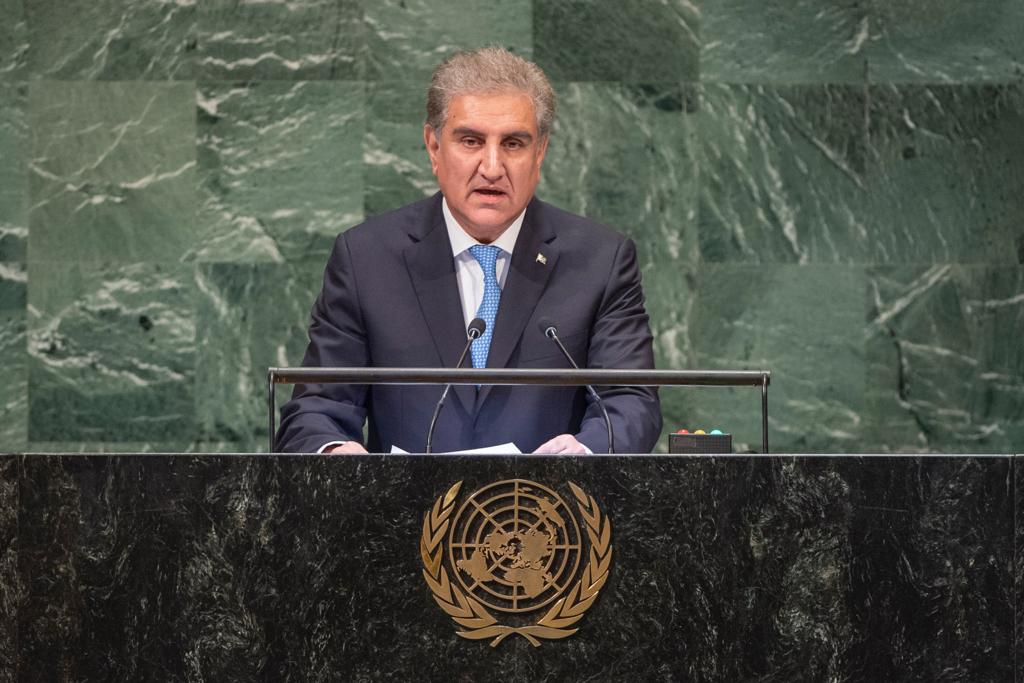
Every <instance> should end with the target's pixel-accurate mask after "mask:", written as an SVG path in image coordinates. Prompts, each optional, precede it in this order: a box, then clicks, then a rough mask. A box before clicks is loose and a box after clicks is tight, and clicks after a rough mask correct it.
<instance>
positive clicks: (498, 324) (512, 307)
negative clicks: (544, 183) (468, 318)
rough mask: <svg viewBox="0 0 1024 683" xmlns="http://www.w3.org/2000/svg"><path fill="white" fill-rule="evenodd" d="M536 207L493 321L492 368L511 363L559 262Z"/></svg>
mask: <svg viewBox="0 0 1024 683" xmlns="http://www.w3.org/2000/svg"><path fill="white" fill-rule="evenodd" d="M536 203H537V200H536V199H535V200H533V202H531V204H530V206H529V208H527V210H526V216H525V218H524V220H523V227H522V229H521V231H520V233H519V237H518V239H517V240H516V246H515V248H514V249H513V251H512V263H511V267H510V268H509V272H508V277H506V279H505V287H504V289H503V290H502V292H501V303H500V304H499V306H498V317H497V319H495V321H494V337H493V340H492V341H491V348H490V351H488V353H487V367H489V368H503V367H505V366H506V364H507V363H508V359H509V356H511V355H512V351H513V350H514V349H515V348H516V345H517V344H518V343H519V339H520V338H521V337H522V336H523V329H524V328H525V327H526V323H527V322H528V321H529V320H530V316H531V315H532V314H533V310H534V308H536V307H537V301H538V300H539V299H540V295H541V294H542V293H543V292H544V287H545V286H546V285H547V282H548V278H549V277H550V276H551V273H552V272H553V271H554V269H555V264H556V262H557V261H558V247H556V246H555V244H554V243H553V240H554V239H555V232H554V230H553V229H552V228H551V226H549V225H546V224H545V223H543V222H541V221H537V220H536V213H537V211H536ZM490 391H491V387H489V386H484V387H481V388H480V392H479V396H478V397H477V403H476V407H477V409H478V410H479V408H480V406H481V405H482V404H483V402H484V400H485V399H486V398H487V396H488V395H489V394H490Z"/></svg>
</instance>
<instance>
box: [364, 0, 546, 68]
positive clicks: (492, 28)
mask: <svg viewBox="0 0 1024 683" xmlns="http://www.w3.org/2000/svg"><path fill="white" fill-rule="evenodd" d="M530 3H531V0H511V1H506V2H488V1H487V0H377V1H376V2H370V3H367V5H366V24H367V57H366V60H367V62H366V78H367V79H370V80H377V79H380V80H407V81H414V82H416V83H418V84H421V85H422V86H423V87H424V88H425V87H426V84H427V83H428V82H429V80H430V74H431V73H432V72H433V70H434V67H435V66H437V64H438V63H439V62H440V61H441V60H442V59H444V58H445V57H447V56H449V55H450V54H452V53H453V52H455V51H456V50H467V49H471V48H476V47H484V46H487V45H500V46H502V47H504V48H507V49H508V50H510V51H512V52H515V53H516V54H519V55H522V56H524V57H526V58H528V59H529V57H530V54H531V52H532V45H533V21H532V18H533V15H532V7H531V4H530Z"/></svg>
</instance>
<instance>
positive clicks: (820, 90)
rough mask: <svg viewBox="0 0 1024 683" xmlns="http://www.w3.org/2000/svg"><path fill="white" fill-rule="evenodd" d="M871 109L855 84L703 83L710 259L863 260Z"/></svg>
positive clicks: (705, 235)
mask: <svg viewBox="0 0 1024 683" xmlns="http://www.w3.org/2000/svg"><path fill="white" fill-rule="evenodd" d="M866 105H867V100H866V96H865V93H864V89H863V88H858V87H854V86H841V85H809V86H780V87H774V86H772V87H769V86H760V85H758V86H754V85H705V86H703V88H702V98H701V106H700V113H699V115H698V122H699V123H698V137H699V145H700V157H699V163H700V171H701V190H700V216H699V233H700V251H701V257H702V258H703V260H704V261H706V262H750V263H794V262H795V263H858V262H863V260H864V258H865V255H866V254H865V249H866V245H865V233H866V231H867V227H866V225H865V223H866V220H867V216H865V215H864V213H865V212H864V209H863V205H864V203H865V201H866V200H867V179H866V177H865V173H866V163H867V147H866V144H865V133H866V131H865V127H864V109H865V107H866Z"/></svg>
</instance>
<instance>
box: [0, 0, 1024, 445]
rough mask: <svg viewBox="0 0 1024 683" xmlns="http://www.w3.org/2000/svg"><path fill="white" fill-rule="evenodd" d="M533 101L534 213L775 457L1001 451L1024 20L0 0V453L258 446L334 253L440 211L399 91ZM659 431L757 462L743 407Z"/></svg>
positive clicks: (1016, 348) (1001, 11) (719, 7)
mask: <svg viewBox="0 0 1024 683" xmlns="http://www.w3.org/2000/svg"><path fill="white" fill-rule="evenodd" d="M487 43H500V44H504V45H506V46H509V47H510V48H512V49H514V50H516V51H517V52H520V53H522V54H525V55H528V56H531V57H533V58H534V59H535V60H537V61H538V62H539V63H540V64H541V65H542V66H543V67H544V68H545V69H546V70H547V71H548V73H549V74H550V76H551V77H552V79H553V80H554V81H556V84H557V89H558V92H559V96H560V102H559V108H560V118H559V121H558V124H557V126H556V129H555V133H554V138H553V141H552V147H551V152H550V154H549V161H548V163H547V167H546V178H545V181H544V183H543V185H542V188H541V196H542V197H544V198H546V199H548V200H549V201H552V202H554V203H556V204H559V205H561V206H564V207H566V208H569V209H571V210H575V211H578V212H581V213H585V214H587V215H589V216H591V217H594V218H597V219H600V220H603V221H605V222H607V223H610V224H612V225H614V226H616V227H618V228H619V229H620V230H623V231H624V232H627V233H629V234H630V235H632V236H633V237H634V238H635V239H636V240H637V243H638V245H639V247H640V254H641V258H642V260H643V270H644V278H645V285H646V290H647V295H648V304H649V308H650V311H651V313H652V316H653V325H654V331H655V334H656V338H657V352H658V358H659V364H660V367H665V368H669V367H671V368H708V369H715V368H768V369H770V370H772V371H773V373H774V379H773V384H772V390H771V399H772V413H771V428H772V437H773V448H774V449H775V450H778V451H793V452H809V451H837V452H861V451H946V452H958V451H968V452H983V451H997V452H998V451H1001V452H1012V451H1020V450H1022V449H1024V342H1022V340H1021V335H1022V330H1024V4H1022V3H1021V2H1020V1H1019V0H986V1H985V2H962V1H961V0H930V1H929V2H921V1H920V0H898V1H894V2H880V1H878V0H872V1H870V2H859V1H858V2H854V1H853V0H828V1H827V2H821V1H820V0H817V1H812V0H757V1H754V0H715V1H714V2H711V1H706V2H705V1H704V0H694V2H687V1H685V0H680V1H672V2H653V1H652V0H614V1H612V0H600V1H598V0H508V1H507V2H501V3H496V2H482V1H480V0H380V1H378V2H360V1H358V0H291V1H289V2H285V1H284V0H261V1H260V2H246V1H241V2H240V1H238V0H231V1H230V2H228V1H227V0H203V1H202V2H199V3H197V2H195V0H176V1H172V2H167V1H166V0H133V1H131V2H129V1H128V0H95V1H94V2H91V3H62V2H57V1H56V0H0V361H2V362H3V368H4V371H3V372H2V373H0V391H2V398H0V401H2V404H3V416H4V419H3V421H2V422H0V450H3V451H12V450H14V451H17V450H24V449H31V450H55V451H78V450H111V451H121V450H123V451H144V450H174V451H178V450H186V451H206V450H260V449H262V448H264V444H265V438H266V434H265V416H264V409H263V404H264V376H265V368H266V367H267V366H268V365H288V364H296V363H298V362H299V360H300V358H301V352H302V349H303V346H304V328H305V322H306V318H307V315H308V310H309V306H310V304H311V301H312V298H313V295H314V293H315V291H316V289H317V287H318V284H319V279H320V276H321V271H322V267H323V263H324V261H325V259H326V255H327V249H328V245H329V244H330V242H331V239H332V238H333V236H334V235H335V234H336V233H337V232H338V231H340V230H342V229H344V228H346V227H348V226H350V225H352V224H354V223H356V222H358V221H359V220H360V219H361V218H362V217H363V216H364V215H367V214H371V213H375V212H379V211H383V210H386V209H389V208H393V207H395V206H398V205H400V204H402V203H405V202H407V201H410V200H413V199H417V198H419V197H422V196H424V195H426V194H429V193H432V192H433V191H434V183H433V178H432V176H431V175H430V173H429V167H428V165H427V160H426V156H425V154H424V151H423V149H422V144H421V142H420V130H421V125H422V118H423V113H422V99H423V90H424V82H425V79H426V77H427V75H428V73H429V71H430V69H431V68H432V66H433V65H434V64H435V63H436V62H437V61H438V60H439V59H440V58H441V57H442V56H443V55H445V54H447V53H449V52H450V51H451V50H453V49H455V48H458V47H469V46H475V45H481V44H487ZM664 407H665V417H666V424H667V426H672V427H679V426H688V427H695V426H720V427H724V428H727V429H729V430H731V431H732V432H734V434H735V439H736V441H737V442H738V443H740V444H751V445H756V444H758V442H759V433H758V430H759V419H758V415H757V411H758V407H759V400H758V396H757V394H756V393H755V392H752V391H749V390H735V391H733V390H715V389H689V390H685V389H684V390H670V391H666V392H665V393H664Z"/></svg>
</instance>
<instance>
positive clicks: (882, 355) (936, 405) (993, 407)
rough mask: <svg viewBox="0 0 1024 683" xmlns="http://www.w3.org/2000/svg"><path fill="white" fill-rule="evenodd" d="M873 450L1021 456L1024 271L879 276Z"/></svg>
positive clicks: (869, 406) (868, 421)
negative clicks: (1013, 453)
mask: <svg viewBox="0 0 1024 683" xmlns="http://www.w3.org/2000/svg"><path fill="white" fill-rule="evenodd" d="M868 280H869V290H868V292H869V302H868V303H869V306H870V313H869V316H868V321H869V323H868V328H867V333H868V336H867V350H866V354H867V361H868V379H867V386H868V393H867V399H866V402H865V426H866V428H867V429H866V432H865V437H866V438H865V449H866V450H880V451H887V450H897V451H899V450H909V451H921V452H925V451H931V452H968V453H972V452H973V453H980V452H989V453H998V452H1002V453H1012V452H1014V451H1015V450H1020V445H1021V444H1022V443H1024V346H1022V345H1021V344H1020V330H1022V329H1024V268H1021V267H982V266H974V267H970V266H959V265H949V264H946V265H934V266H930V267H925V266H917V267H914V266H904V267H879V268H874V269H872V270H871V271H870V272H869V275H868Z"/></svg>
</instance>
